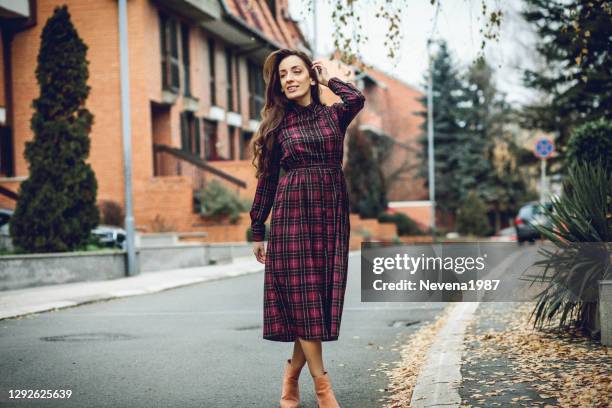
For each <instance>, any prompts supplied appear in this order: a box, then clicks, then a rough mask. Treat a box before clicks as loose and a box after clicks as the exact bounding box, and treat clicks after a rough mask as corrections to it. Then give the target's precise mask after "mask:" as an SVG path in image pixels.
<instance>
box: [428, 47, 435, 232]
mask: <svg viewBox="0 0 612 408" xmlns="http://www.w3.org/2000/svg"><path fill="white" fill-rule="evenodd" d="M431 42H432V41H431V39H429V40H427V56H428V58H429V75H428V79H427V159H428V163H429V202H430V204H431V238H432V240H433V241H434V242H435V240H436V174H435V170H434V127H433V65H434V63H433V58H432V56H431V49H430V48H431Z"/></svg>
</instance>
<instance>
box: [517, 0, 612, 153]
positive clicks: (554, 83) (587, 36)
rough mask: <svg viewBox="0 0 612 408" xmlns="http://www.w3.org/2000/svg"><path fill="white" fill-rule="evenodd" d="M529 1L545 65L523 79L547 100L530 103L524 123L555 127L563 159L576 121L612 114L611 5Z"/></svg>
mask: <svg viewBox="0 0 612 408" xmlns="http://www.w3.org/2000/svg"><path fill="white" fill-rule="evenodd" d="M526 3H527V8H526V9H525V10H524V12H523V16H524V18H525V19H526V21H528V22H530V23H533V24H534V26H536V27H537V33H538V38H539V43H538V46H537V49H538V52H539V53H540V55H541V56H542V57H543V59H544V62H545V63H546V64H545V66H546V69H545V70H542V71H540V72H538V71H533V70H526V71H525V72H524V82H525V85H526V86H528V87H530V88H533V89H537V90H540V91H542V93H543V94H544V95H546V101H547V102H546V103H541V104H532V105H529V106H526V107H525V109H524V119H525V126H526V127H530V128H540V129H543V130H545V131H549V132H555V133H556V134H557V138H556V140H555V143H556V146H557V150H558V152H559V153H560V156H559V159H561V158H562V157H563V155H564V153H565V146H566V143H567V141H568V139H569V136H570V134H571V131H572V129H573V128H574V127H575V126H578V125H580V124H583V123H586V122H589V121H592V120H595V119H598V118H601V117H604V118H606V119H608V120H610V119H612V80H611V76H612V71H611V70H610V65H611V61H610V58H611V56H610V38H612V24H610V19H611V17H612V7H610V2H609V1H607V0H572V1H570V2H569V3H568V2H557V1H550V0H526Z"/></svg>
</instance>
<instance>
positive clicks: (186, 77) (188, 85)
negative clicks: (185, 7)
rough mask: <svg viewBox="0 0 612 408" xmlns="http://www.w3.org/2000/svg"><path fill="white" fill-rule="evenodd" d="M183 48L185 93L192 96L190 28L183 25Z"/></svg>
mask: <svg viewBox="0 0 612 408" xmlns="http://www.w3.org/2000/svg"><path fill="white" fill-rule="evenodd" d="M181 46H182V51H183V87H184V88H183V93H184V94H185V95H186V96H191V76H190V74H189V72H190V70H189V26H188V25H187V24H181Z"/></svg>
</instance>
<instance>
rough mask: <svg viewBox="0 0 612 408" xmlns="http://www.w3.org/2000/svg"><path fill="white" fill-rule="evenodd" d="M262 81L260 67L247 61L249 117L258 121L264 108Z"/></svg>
mask: <svg viewBox="0 0 612 408" xmlns="http://www.w3.org/2000/svg"><path fill="white" fill-rule="evenodd" d="M264 102H265V98H264V81H263V72H262V69H261V67H259V66H257V65H255V64H253V63H252V62H250V61H249V117H250V118H251V119H257V120H259V119H260V118H261V110H262V109H263V107H264Z"/></svg>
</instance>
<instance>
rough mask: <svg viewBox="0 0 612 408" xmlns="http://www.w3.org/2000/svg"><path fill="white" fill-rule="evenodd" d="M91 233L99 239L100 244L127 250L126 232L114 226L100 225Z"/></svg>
mask: <svg viewBox="0 0 612 408" xmlns="http://www.w3.org/2000/svg"><path fill="white" fill-rule="evenodd" d="M91 233H92V234H93V235H95V236H96V237H98V239H99V240H100V243H101V244H103V245H105V246H108V247H115V248H121V249H126V244H127V242H126V232H125V230H124V229H123V228H119V227H116V226H114V225H98V226H97V227H96V228H94V229H93V230H92V231H91Z"/></svg>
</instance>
